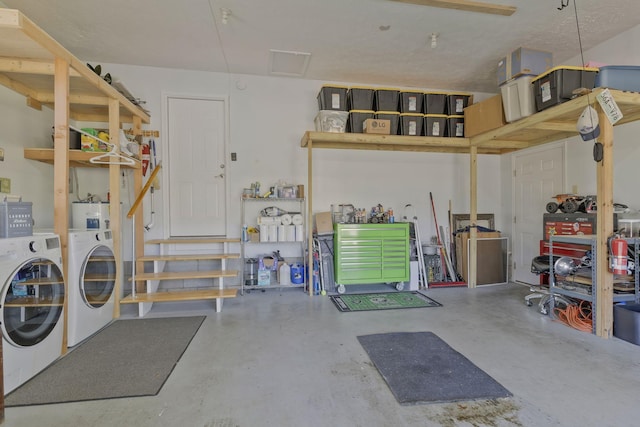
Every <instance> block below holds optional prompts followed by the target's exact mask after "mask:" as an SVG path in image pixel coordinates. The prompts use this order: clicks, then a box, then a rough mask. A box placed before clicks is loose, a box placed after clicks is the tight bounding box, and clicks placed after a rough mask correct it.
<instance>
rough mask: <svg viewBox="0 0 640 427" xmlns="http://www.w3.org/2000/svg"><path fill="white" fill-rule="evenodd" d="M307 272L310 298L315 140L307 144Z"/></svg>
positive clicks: (311, 288)
mask: <svg viewBox="0 0 640 427" xmlns="http://www.w3.org/2000/svg"><path fill="white" fill-rule="evenodd" d="M307 193H308V195H307V199H308V201H307V206H308V209H307V218H306V221H307V244H308V247H307V252H308V253H307V270H309V271H307V272H306V273H307V274H306V277H308V279H307V278H306V277H305V282H306V283H307V289H308V290H309V296H313V234H312V233H313V140H312V139H311V138H309V142H308V144H307Z"/></svg>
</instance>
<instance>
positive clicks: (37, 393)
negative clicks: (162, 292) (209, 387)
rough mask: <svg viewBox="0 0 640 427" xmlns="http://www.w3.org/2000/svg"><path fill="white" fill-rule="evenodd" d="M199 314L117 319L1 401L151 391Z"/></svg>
mask: <svg viewBox="0 0 640 427" xmlns="http://www.w3.org/2000/svg"><path fill="white" fill-rule="evenodd" d="M205 318H206V317H205V316H198V317H166V318H149V319H128V320H117V321H115V322H113V323H111V324H110V325H109V326H107V327H106V328H104V329H102V330H101V331H100V332H98V333H97V334H95V335H94V336H92V337H91V338H89V339H88V340H86V341H85V342H83V343H81V344H79V345H78V346H77V347H75V348H74V349H73V350H72V351H70V352H69V353H67V355H66V356H64V357H62V358H60V359H58V360H57V361H55V362H54V363H53V364H51V365H50V366H49V367H48V368H46V369H45V370H44V371H42V372H40V373H39V374H38V375H36V376H35V377H33V378H32V379H31V380H29V381H27V382H26V383H25V384H23V385H22V386H20V387H18V388H17V389H15V390H13V391H12V392H11V393H10V394H8V395H7V396H6V397H5V405H6V406H25V405H42V404H49V403H62V402H75V401H84V400H96V399H112V398H119V397H133V396H153V395H156V394H158V392H159V391H160V389H161V388H162V386H163V385H164V383H165V381H166V380H167V378H169V375H170V374H171V372H172V371H173V368H174V367H175V366H176V364H177V363H178V361H179V360H180V357H182V354H183V353H184V351H185V350H186V349H187V347H188V346H189V343H190V342H191V340H192V339H193V337H194V336H195V334H196V332H198V329H199V328H200V325H202V322H204V319H205Z"/></svg>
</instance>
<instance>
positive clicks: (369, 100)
mask: <svg viewBox="0 0 640 427" xmlns="http://www.w3.org/2000/svg"><path fill="white" fill-rule="evenodd" d="M373 93H374V91H373V89H372V88H368V87H358V86H354V87H351V88H349V91H348V92H347V104H348V106H349V110H373Z"/></svg>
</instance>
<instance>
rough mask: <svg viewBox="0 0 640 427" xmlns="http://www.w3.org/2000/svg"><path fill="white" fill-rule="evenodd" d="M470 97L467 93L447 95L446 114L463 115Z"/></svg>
mask: <svg viewBox="0 0 640 427" xmlns="http://www.w3.org/2000/svg"><path fill="white" fill-rule="evenodd" d="M470 100H471V95H470V94H468V93H450V94H448V95H447V114H448V115H450V116H459V115H463V114H464V109H465V108H467V107H468V106H469V101H470Z"/></svg>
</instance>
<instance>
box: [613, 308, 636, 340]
mask: <svg viewBox="0 0 640 427" xmlns="http://www.w3.org/2000/svg"><path fill="white" fill-rule="evenodd" d="M613 336H615V337H618V338H620V339H623V340H625V341H629V342H630V343H633V344H635V345H640V304H616V305H614V306H613Z"/></svg>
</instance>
